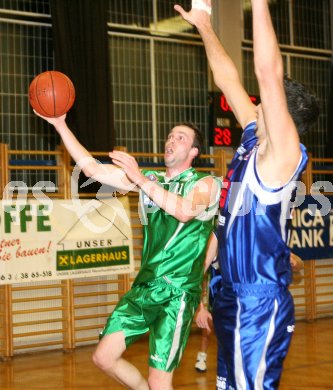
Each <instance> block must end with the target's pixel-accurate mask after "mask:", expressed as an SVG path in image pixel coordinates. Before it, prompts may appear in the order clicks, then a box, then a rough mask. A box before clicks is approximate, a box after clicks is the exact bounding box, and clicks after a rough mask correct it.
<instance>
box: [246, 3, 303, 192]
mask: <svg viewBox="0 0 333 390" xmlns="http://www.w3.org/2000/svg"><path fill="white" fill-rule="evenodd" d="M251 2H252V13H253V48H254V65H255V74H256V77H257V80H258V83H259V90H260V99H261V106H262V113H263V119H264V126H265V132H266V139H267V144H266V145H265V149H262V150H261V156H263V159H262V164H261V167H260V171H262V173H263V174H264V175H266V172H265V167H266V168H267V167H268V169H270V168H269V167H271V166H272V165H274V167H275V170H276V174H275V176H276V179H278V178H280V180H281V184H283V182H285V181H286V180H288V178H290V176H291V175H292V173H293V172H294V171H295V169H296V167H297V165H298V163H299V160H300V156H301V152H300V146H299V136H298V133H297V129H296V126H295V123H294V121H293V119H292V117H291V115H290V113H289V111H288V105H287V98H286V94H285V88H284V70H283V61H282V57H281V53H280V49H279V45H278V42H277V38H276V35H275V32H274V28H273V25H272V20H271V16H270V12H269V7H268V1H267V0H252V1H251ZM279 171H280V175H279V174H278V172H279ZM266 176H268V172H267V175H266Z"/></svg>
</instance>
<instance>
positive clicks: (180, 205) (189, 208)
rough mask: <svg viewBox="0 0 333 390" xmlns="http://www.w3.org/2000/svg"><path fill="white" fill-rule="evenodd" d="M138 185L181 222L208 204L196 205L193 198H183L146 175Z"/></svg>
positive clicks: (196, 213)
mask: <svg viewBox="0 0 333 390" xmlns="http://www.w3.org/2000/svg"><path fill="white" fill-rule="evenodd" d="M137 186H138V187H140V188H141V189H142V190H143V191H144V192H145V194H147V196H148V197H149V198H150V199H151V200H152V201H153V202H154V203H155V204H157V206H159V207H160V208H162V209H163V210H165V211H166V212H167V213H168V214H170V215H172V216H173V217H175V218H176V219H178V220H179V221H180V222H188V221H189V220H191V219H193V218H195V217H196V216H197V215H199V214H200V213H201V212H202V211H204V210H205V208H206V207H207V206H206V205H196V206H194V205H193V202H192V200H191V199H187V198H183V197H181V196H179V195H177V194H174V193H172V192H169V191H167V190H165V189H164V188H163V187H161V186H160V185H158V184H157V183H155V182H153V181H150V180H149V179H148V178H146V177H143V178H142V180H141V181H140V182H137Z"/></svg>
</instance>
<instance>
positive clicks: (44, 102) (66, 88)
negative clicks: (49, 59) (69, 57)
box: [29, 70, 75, 118]
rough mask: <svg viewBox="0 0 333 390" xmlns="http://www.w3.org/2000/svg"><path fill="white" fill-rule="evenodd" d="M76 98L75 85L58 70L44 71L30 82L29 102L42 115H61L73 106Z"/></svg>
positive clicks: (51, 116)
mask: <svg viewBox="0 0 333 390" xmlns="http://www.w3.org/2000/svg"><path fill="white" fill-rule="evenodd" d="M74 100H75V88H74V85H73V83H72V81H71V80H70V79H69V78H68V77H67V76H66V75H65V74H64V73H61V72H58V71H56V70H50V71H47V72H43V73H40V74H39V75H37V76H36V77H35V78H34V79H33V80H32V82H31V83H30V86H29V102H30V104H31V106H32V108H33V109H34V110H36V111H37V112H38V114H40V115H43V116H46V117H49V118H55V117H57V116H61V115H63V114H65V113H66V112H67V111H68V110H69V109H70V108H71V107H72V105H73V103H74Z"/></svg>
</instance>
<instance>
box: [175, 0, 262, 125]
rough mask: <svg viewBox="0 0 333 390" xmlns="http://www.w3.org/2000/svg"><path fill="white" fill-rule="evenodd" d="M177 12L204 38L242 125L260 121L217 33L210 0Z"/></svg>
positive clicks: (220, 84) (217, 77) (215, 71)
mask: <svg viewBox="0 0 333 390" xmlns="http://www.w3.org/2000/svg"><path fill="white" fill-rule="evenodd" d="M174 8H175V10H176V11H177V12H179V13H180V15H181V16H182V17H183V18H184V19H185V20H186V21H187V22H189V23H191V24H193V25H194V26H195V27H196V28H197V30H198V32H199V33H200V35H201V38H202V41H203V43H204V46H205V50H206V54H207V58H208V61H209V65H210V68H211V70H212V73H213V77H214V81H215V84H216V85H217V86H218V87H219V88H220V89H221V91H222V92H223V93H224V95H225V96H226V99H227V101H228V104H229V105H230V106H231V108H232V110H233V112H234V114H235V116H236V118H237V120H238V122H239V123H240V125H241V126H242V128H244V127H245V126H246V125H247V124H248V123H249V122H251V121H253V120H255V119H256V114H255V106H254V105H253V103H252V102H251V100H250V98H249V96H248V94H247V93H246V91H245V89H244V87H243V85H242V82H241V80H240V76H239V73H238V70H237V68H236V66H235V64H234V62H233V61H232V59H231V58H230V56H229V55H228V54H227V52H226V50H225V49H224V47H223V46H222V44H221V42H220V41H219V39H218V37H217V36H216V33H215V32H214V30H213V27H212V24H211V19H210V12H211V1H210V0H193V1H192V9H191V10H190V11H189V12H186V11H185V10H184V9H183V8H182V7H181V6H180V5H175V7H174Z"/></svg>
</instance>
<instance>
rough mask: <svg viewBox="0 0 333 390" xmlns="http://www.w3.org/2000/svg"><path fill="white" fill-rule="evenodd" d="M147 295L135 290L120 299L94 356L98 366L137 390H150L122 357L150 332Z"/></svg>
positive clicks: (139, 288) (141, 290) (142, 291)
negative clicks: (144, 310) (144, 311)
mask: <svg viewBox="0 0 333 390" xmlns="http://www.w3.org/2000/svg"><path fill="white" fill-rule="evenodd" d="M145 294H146V290H145V289H144V288H141V287H136V288H132V289H131V290H130V291H129V292H128V293H127V294H125V295H124V296H123V297H122V298H121V300H120V301H119V303H118V305H117V306H116V308H115V310H114V311H113V313H112V315H111V316H110V317H109V318H108V321H107V323H106V325H105V327H104V329H103V332H102V333H101V340H100V342H99V344H98V346H97V348H96V351H95V353H94V355H93V361H94V363H95V364H96V366H97V367H99V368H100V369H101V370H103V371H104V372H105V373H106V374H107V375H109V376H111V377H113V378H114V379H116V380H117V381H118V382H120V383H122V384H123V385H125V386H127V387H128V388H130V389H135V390H148V384H147V381H146V380H145V379H144V378H143V376H142V375H141V374H140V372H139V371H138V370H137V369H136V368H135V367H134V366H133V365H132V364H131V363H129V362H128V361H126V360H125V359H123V358H122V355H123V353H124V352H125V350H126V348H127V347H128V346H129V345H130V344H132V343H133V342H134V341H135V340H136V339H137V338H138V337H140V336H141V335H143V334H144V333H146V332H147V331H148V326H147V324H146V322H145V319H144V318H143V316H142V306H143V304H144V300H145Z"/></svg>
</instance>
